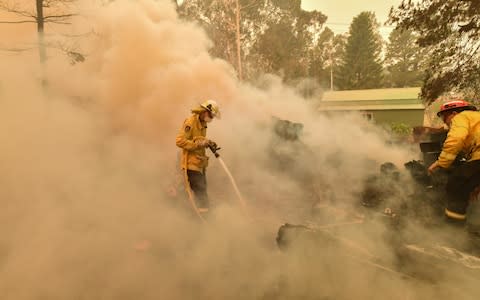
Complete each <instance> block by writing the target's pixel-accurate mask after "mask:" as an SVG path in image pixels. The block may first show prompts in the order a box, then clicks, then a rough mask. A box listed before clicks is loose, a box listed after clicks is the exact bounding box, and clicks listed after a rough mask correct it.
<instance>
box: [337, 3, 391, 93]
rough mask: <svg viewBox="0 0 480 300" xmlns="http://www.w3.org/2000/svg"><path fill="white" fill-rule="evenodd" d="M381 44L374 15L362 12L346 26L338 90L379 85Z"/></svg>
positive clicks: (368, 87) (380, 77) (380, 81)
mask: <svg viewBox="0 0 480 300" xmlns="http://www.w3.org/2000/svg"><path fill="white" fill-rule="evenodd" d="M381 50H382V41H381V37H380V34H379V33H378V25H377V22H376V18H375V14H374V13H372V12H362V13H360V14H359V15H358V16H356V17H355V18H354V19H353V21H352V24H351V25H350V30H349V36H348V39H347V45H346V47H345V56H344V62H343V64H342V65H341V66H340V70H339V75H338V81H337V82H338V86H339V87H340V88H341V89H346V90H351V89H371V88H378V87H380V86H381V84H382V64H381V58H380V54H381Z"/></svg>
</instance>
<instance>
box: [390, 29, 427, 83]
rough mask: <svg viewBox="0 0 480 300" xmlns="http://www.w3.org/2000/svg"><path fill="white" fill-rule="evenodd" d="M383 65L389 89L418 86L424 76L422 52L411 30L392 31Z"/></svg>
mask: <svg viewBox="0 0 480 300" xmlns="http://www.w3.org/2000/svg"><path fill="white" fill-rule="evenodd" d="M388 39H389V43H388V45H387V53H386V56H385V65H386V66H387V70H388V73H389V74H388V76H387V81H388V82H387V85H388V86H390V87H413V86H420V84H421V82H422V79H423V76H424V69H423V67H424V66H423V63H424V57H425V55H424V52H425V51H422V49H421V48H420V47H419V46H418V45H417V44H416V43H415V41H416V36H415V34H414V33H413V32H412V31H411V30H402V29H394V30H393V31H392V32H391V33H390V36H389V38H388Z"/></svg>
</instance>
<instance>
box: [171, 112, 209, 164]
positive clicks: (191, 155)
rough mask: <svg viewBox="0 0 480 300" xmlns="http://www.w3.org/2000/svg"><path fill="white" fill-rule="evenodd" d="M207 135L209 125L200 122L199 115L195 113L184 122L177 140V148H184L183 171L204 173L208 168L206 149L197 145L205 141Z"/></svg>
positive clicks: (181, 161)
mask: <svg viewBox="0 0 480 300" xmlns="http://www.w3.org/2000/svg"><path fill="white" fill-rule="evenodd" d="M206 135H207V125H206V123H205V122H202V121H200V118H199V114H196V113H194V114H192V116H190V118H188V119H186V120H185V121H184V122H183V125H182V128H180V131H179V132H178V134H177V138H176V144H177V146H178V147H180V148H182V157H181V160H180V164H181V168H182V169H187V170H193V171H200V172H203V171H204V169H205V168H206V167H207V166H208V156H206V155H205V148H204V147H199V146H198V144H197V143H195V141H197V140H200V139H205V137H206Z"/></svg>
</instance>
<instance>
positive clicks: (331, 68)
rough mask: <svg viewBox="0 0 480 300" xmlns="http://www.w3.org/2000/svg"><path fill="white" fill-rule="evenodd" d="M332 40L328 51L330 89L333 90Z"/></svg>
mask: <svg viewBox="0 0 480 300" xmlns="http://www.w3.org/2000/svg"><path fill="white" fill-rule="evenodd" d="M332 53H333V40H331V41H330V51H329V56H330V91H333V56H332Z"/></svg>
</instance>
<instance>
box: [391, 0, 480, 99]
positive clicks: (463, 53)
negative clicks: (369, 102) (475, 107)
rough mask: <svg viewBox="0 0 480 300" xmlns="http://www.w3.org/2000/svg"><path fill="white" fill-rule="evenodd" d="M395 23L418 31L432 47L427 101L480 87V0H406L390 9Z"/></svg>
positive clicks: (425, 86)
mask: <svg viewBox="0 0 480 300" xmlns="http://www.w3.org/2000/svg"><path fill="white" fill-rule="evenodd" d="M389 22H390V23H391V24H395V25H396V26H397V28H399V29H407V30H412V31H415V32H418V34H419V37H418V38H417V43H418V44H419V45H420V46H421V47H422V48H425V49H428V51H429V53H428V56H429V57H430V60H429V62H428V68H427V73H426V76H425V79H424V81H423V86H422V97H423V98H424V99H426V101H427V103H430V102H432V101H434V100H435V99H436V98H437V97H439V96H440V95H442V94H444V93H445V92H448V91H455V90H457V91H458V90H465V89H467V90H468V89H472V88H473V89H475V90H476V92H477V94H478V91H480V89H479V87H480V84H479V82H480V52H479V45H480V1H478V0H462V1H458V0H421V1H418V2H413V1H403V2H402V4H401V5H400V6H399V7H398V8H397V9H395V10H392V11H391V12H390V21H389Z"/></svg>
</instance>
